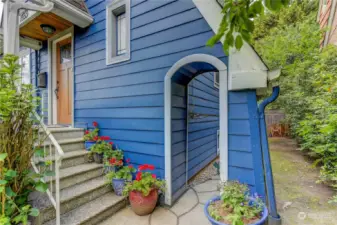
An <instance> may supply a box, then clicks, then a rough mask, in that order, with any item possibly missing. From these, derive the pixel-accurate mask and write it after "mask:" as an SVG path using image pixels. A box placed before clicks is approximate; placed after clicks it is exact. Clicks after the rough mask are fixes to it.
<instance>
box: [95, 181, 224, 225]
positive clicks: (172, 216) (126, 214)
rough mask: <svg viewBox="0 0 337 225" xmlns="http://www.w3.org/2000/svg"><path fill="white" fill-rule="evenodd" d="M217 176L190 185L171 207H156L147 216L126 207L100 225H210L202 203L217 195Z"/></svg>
mask: <svg viewBox="0 0 337 225" xmlns="http://www.w3.org/2000/svg"><path fill="white" fill-rule="evenodd" d="M218 185H219V177H218V176H215V177H213V178H212V179H211V180H208V181H206V182H204V183H201V184H196V185H194V186H191V187H190V188H189V189H188V191H187V192H186V193H185V194H184V195H183V196H182V197H181V198H180V199H179V200H178V201H177V202H176V203H175V204H174V205H173V206H172V207H171V208H164V207H157V208H156V209H155V211H154V212H153V213H152V214H151V215H148V216H137V215H136V214H135V213H134V212H133V211H132V210H131V208H129V207H127V208H125V209H123V210H121V211H119V212H118V213H117V214H115V215H113V216H112V217H110V218H109V219H107V220H106V221H104V222H103V223H101V225H112V224H113V225H210V223H209V222H208V220H207V218H206V216H205V214H204V205H205V203H206V202H207V200H209V199H210V198H212V197H214V196H217V195H219V191H218Z"/></svg>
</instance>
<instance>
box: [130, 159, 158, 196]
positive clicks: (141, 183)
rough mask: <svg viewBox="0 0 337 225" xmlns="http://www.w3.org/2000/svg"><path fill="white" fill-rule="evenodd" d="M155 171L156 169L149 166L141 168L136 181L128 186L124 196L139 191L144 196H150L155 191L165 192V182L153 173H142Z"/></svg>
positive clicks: (145, 165)
mask: <svg viewBox="0 0 337 225" xmlns="http://www.w3.org/2000/svg"><path fill="white" fill-rule="evenodd" d="M154 169H155V167H154V166H153V165H149V164H144V165H141V166H139V167H138V173H137V175H136V180H134V181H132V182H129V183H127V184H126V186H125V187H124V190H123V195H125V196H128V195H129V193H130V192H132V191H138V192H141V193H142V194H143V196H148V195H149V194H150V192H151V190H153V189H157V190H160V191H162V192H165V181H164V180H160V179H158V178H157V177H156V175H155V174H152V173H151V172H142V171H146V170H154Z"/></svg>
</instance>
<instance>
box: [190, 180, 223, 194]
mask: <svg viewBox="0 0 337 225" xmlns="http://www.w3.org/2000/svg"><path fill="white" fill-rule="evenodd" d="M218 185H219V181H218V180H208V181H206V182H205V183H202V184H198V185H196V186H194V187H193V189H194V190H195V191H196V192H205V191H217V190H218Z"/></svg>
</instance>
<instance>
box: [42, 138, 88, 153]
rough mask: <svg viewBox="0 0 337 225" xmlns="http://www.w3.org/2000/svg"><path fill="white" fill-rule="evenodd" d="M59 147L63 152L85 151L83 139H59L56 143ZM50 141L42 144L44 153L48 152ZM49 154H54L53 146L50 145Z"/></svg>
mask: <svg viewBox="0 0 337 225" xmlns="http://www.w3.org/2000/svg"><path fill="white" fill-rule="evenodd" d="M57 142H58V143H59V145H60V146H61V148H62V150H63V152H71V151H76V150H81V149H85V147H84V141H83V137H81V138H71V139H61V140H58V141H57ZM49 145H50V141H49V140H47V141H45V142H44V146H46V151H47V152H49ZM51 152H52V153H54V146H53V145H51Z"/></svg>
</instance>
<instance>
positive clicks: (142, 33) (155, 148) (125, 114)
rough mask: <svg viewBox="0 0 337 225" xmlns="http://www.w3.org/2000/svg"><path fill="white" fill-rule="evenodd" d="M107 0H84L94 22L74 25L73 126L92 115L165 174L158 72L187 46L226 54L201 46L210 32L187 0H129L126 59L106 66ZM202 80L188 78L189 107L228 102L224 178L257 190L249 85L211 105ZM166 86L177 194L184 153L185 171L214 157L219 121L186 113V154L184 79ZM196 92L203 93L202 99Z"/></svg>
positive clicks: (103, 131)
mask: <svg viewBox="0 0 337 225" xmlns="http://www.w3.org/2000/svg"><path fill="white" fill-rule="evenodd" d="M106 2H109V1H105V0H100V1H98V0H87V1H86V3H87V6H88V8H89V11H90V13H91V14H92V15H93V17H94V23H93V24H92V25H91V26H90V27H89V28H87V29H83V30H82V29H79V28H75V43H74V51H75V53H74V81H75V96H74V101H75V103H74V104H75V105H74V109H75V115H74V116H75V126H77V127H81V126H86V125H88V126H89V127H92V122H93V121H97V122H98V123H99V128H100V135H108V136H110V137H111V138H112V139H113V141H114V142H115V144H116V145H117V146H118V147H120V148H121V149H123V150H124V151H125V157H126V158H131V163H132V164H133V165H135V166H137V165H139V164H144V163H151V164H153V165H155V166H156V171H155V172H156V173H157V175H158V176H159V177H161V178H164V175H165V172H164V168H165V163H164V162H165V160H164V155H165V154H164V77H165V74H166V73H167V71H168V70H169V69H170V68H171V67H172V65H173V64H174V63H176V62H177V61H178V60H180V59H182V58H183V57H185V56H188V55H191V54H197V53H203V54H209V55H213V56H215V57H218V58H219V59H220V60H222V61H223V62H225V63H226V64H227V65H228V58H227V56H225V55H224V52H223V50H222V46H221V44H217V45H216V46H214V47H213V48H210V47H206V46H205V43H206V42H207V40H208V39H209V38H210V37H212V35H213V34H214V33H213V32H212V30H211V28H210V27H209V25H208V24H207V22H206V21H205V20H204V19H203V17H202V16H201V14H200V12H199V11H198V9H197V8H196V7H195V5H194V4H193V2H192V0H179V1H178V0H162V1H158V0H148V1H145V0H131V60H130V61H126V62H123V63H118V64H114V65H109V66H107V65H106V60H105V54H106V52H105V46H106V40H105V35H106V34H105V23H106V21H105V16H106V12H105V8H106ZM40 55H41V57H40V65H41V67H40V72H43V71H47V70H48V68H47V66H48V63H47V60H48V55H47V48H44V49H43V50H41V54H40ZM208 76H209V77H208V78H210V77H211V76H210V75H208ZM48 79H50V77H48ZM208 80H209V81H208ZM208 80H205V79H204V77H202V76H199V77H197V78H196V79H195V80H194V81H193V84H194V85H195V86H196V87H195V88H194V93H193V94H192V93H191V91H190V96H191V95H192V103H193V105H195V107H194V110H195V111H196V112H202V113H203V114H213V113H214V115H219V110H228V113H229V121H228V124H229V137H228V138H229V153H228V154H229V169H228V171H229V178H230V179H236V180H240V181H242V182H245V183H248V184H249V185H250V186H251V188H252V191H258V192H259V193H260V194H264V188H263V186H264V181H263V177H262V178H261V176H262V159H261V149H260V140H259V129H258V120H257V105H256V104H257V103H256V94H255V91H242V92H230V93H229V105H228V108H226V109H218V108H217V107H219V106H218V105H219V104H218V101H219V98H218V91H217V90H216V89H214V88H212V87H211V85H210V84H211V83H212V82H211V80H210V79H208ZM205 82H207V83H208V85H206V86H207V87H206V86H205ZM197 87H198V88H197ZM172 94H173V96H172V143H173V146H172V169H173V171H172V179H173V184H172V188H173V194H174V196H173V199H176V198H177V197H179V195H180V194H181V193H182V191H183V186H184V184H185V182H186V160H188V161H189V167H188V173H189V174H188V176H189V177H191V176H193V175H194V174H195V173H196V172H197V171H198V170H199V169H201V167H202V166H204V165H206V164H207V163H209V162H210V161H211V160H212V159H214V157H216V131H217V130H218V127H219V124H218V121H217V120H218V117H217V116H214V117H213V116H211V117H207V118H204V119H203V120H204V121H203V122H202V123H196V121H193V120H192V121H190V122H191V124H189V128H190V130H189V142H190V143H189V147H190V152H189V158H188V159H186V134H187V132H186V126H185V125H186V118H187V110H186V108H187V87H186V85H178V84H176V83H174V82H173V83H172ZM193 96H194V97H193ZM201 96H207V97H206V98H205V101H204V100H202V99H201ZM199 97H200V98H199ZM203 98H204V97H203ZM206 100H210V101H209V102H207V101H206ZM203 104H205V105H203ZM205 106H206V107H205ZM201 165H202V166H201Z"/></svg>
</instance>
